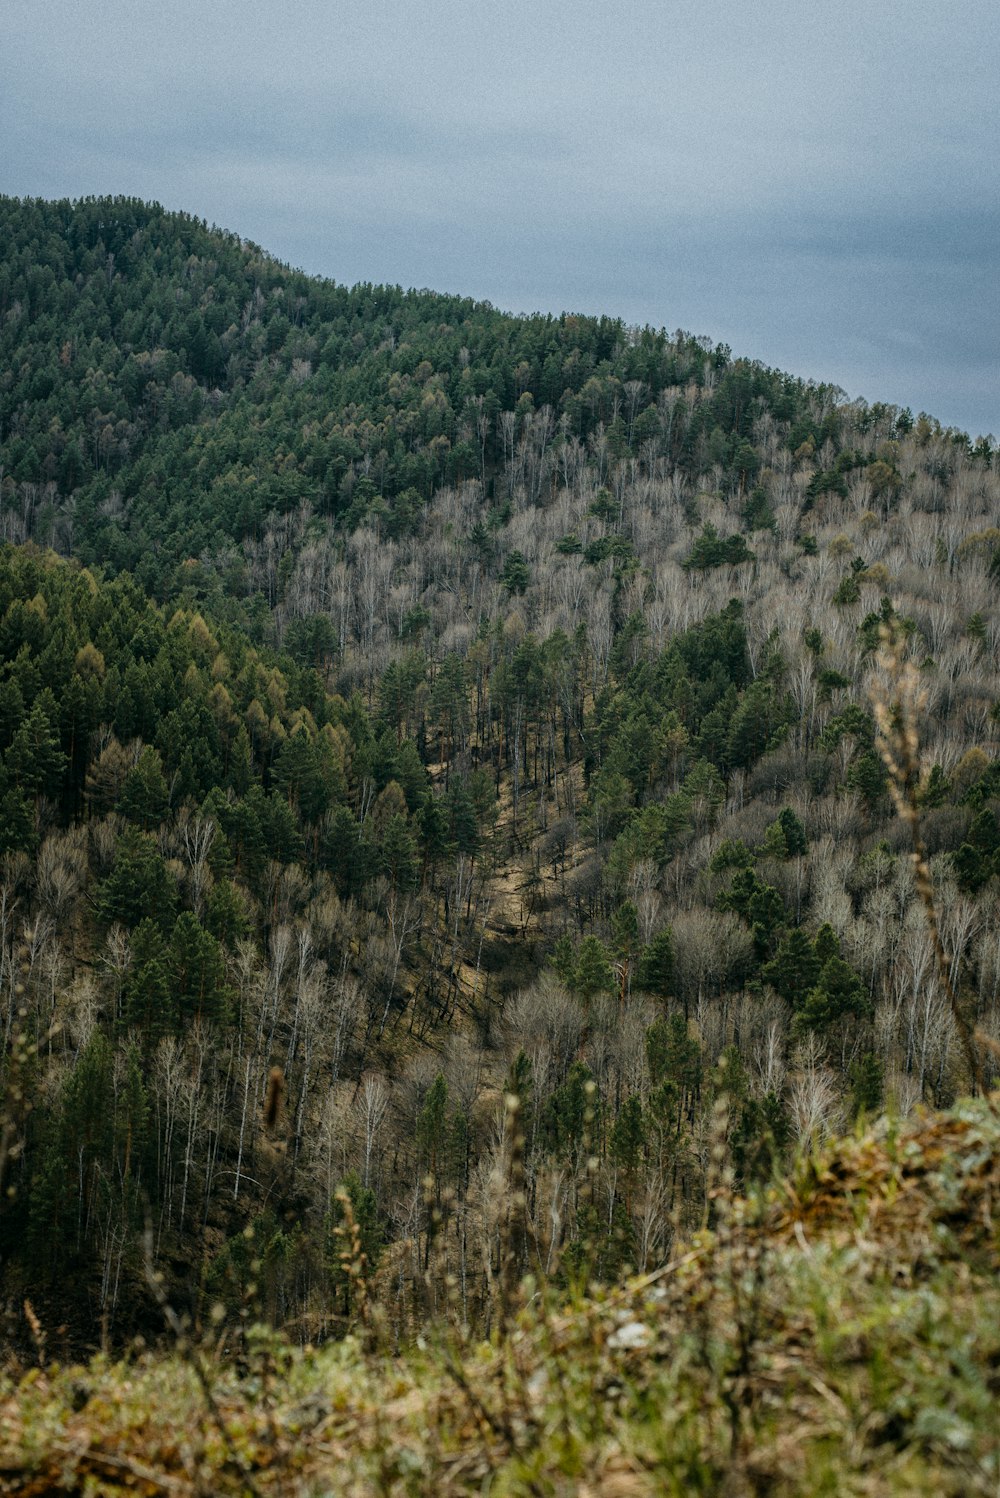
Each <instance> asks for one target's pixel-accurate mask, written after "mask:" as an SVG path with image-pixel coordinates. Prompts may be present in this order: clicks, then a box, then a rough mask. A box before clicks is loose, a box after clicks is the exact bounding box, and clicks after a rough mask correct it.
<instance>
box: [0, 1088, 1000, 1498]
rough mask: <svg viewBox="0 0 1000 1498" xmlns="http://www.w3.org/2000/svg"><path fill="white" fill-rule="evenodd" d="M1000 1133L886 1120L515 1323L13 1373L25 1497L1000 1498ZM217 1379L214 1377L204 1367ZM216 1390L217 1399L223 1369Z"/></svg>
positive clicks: (969, 1114)
mask: <svg viewBox="0 0 1000 1498" xmlns="http://www.w3.org/2000/svg"><path fill="white" fill-rule="evenodd" d="M998 1206H1000V1122H998V1120H997V1117H996V1115H995V1113H993V1112H992V1111H991V1110H990V1109H989V1107H988V1106H987V1105H986V1103H985V1102H978V1103H973V1102H970V1103H966V1104H963V1105H960V1106H959V1107H958V1108H956V1109H954V1110H952V1111H951V1112H949V1113H947V1114H943V1115H933V1116H927V1117H925V1118H922V1119H918V1120H917V1121H915V1122H914V1123H912V1124H910V1125H908V1126H906V1127H905V1128H902V1129H899V1130H893V1129H890V1128H889V1127H888V1126H887V1125H886V1123H885V1122H884V1121H882V1122H880V1123H878V1124H877V1125H875V1126H874V1127H873V1128H871V1129H870V1130H868V1131H867V1132H866V1133H864V1134H860V1135H858V1136H856V1137H854V1138H851V1139H848V1140H844V1141H841V1142H840V1143H839V1144H838V1145H836V1146H834V1147H831V1148H830V1149H828V1150H827V1151H825V1152H824V1153H823V1154H822V1155H821V1156H819V1157H816V1158H811V1159H808V1160H806V1161H805V1162H803V1164H802V1165H801V1166H800V1167H799V1168H798V1170H797V1171H796V1172H795V1173H794V1174H793V1176H791V1177H790V1178H789V1179H788V1180H786V1181H784V1182H782V1183H780V1184H777V1185H775V1186H774V1187H772V1188H771V1189H770V1191H769V1192H768V1193H767V1194H766V1196H764V1197H763V1198H761V1199H760V1200H757V1201H752V1202H749V1201H743V1200H740V1199H738V1198H734V1197H732V1196H731V1194H730V1193H729V1192H728V1191H727V1190H726V1189H725V1187H724V1186H723V1187H720V1189H719V1191H718V1192H717V1195H716V1202H715V1223H714V1226H713V1229H712V1231H711V1232H705V1233H704V1234H702V1235H700V1236H699V1237H697V1238H695V1239H693V1240H692V1241H691V1242H690V1243H689V1244H688V1245H687V1247H686V1249H685V1250H684V1251H682V1252H680V1253H679V1255H678V1258H677V1259H676V1260H675V1262H674V1263H673V1264H671V1265H668V1266H664V1268H663V1269H662V1270H660V1271H659V1272H657V1273H656V1274H653V1275H649V1276H646V1277H644V1278H643V1279H641V1280H635V1281H632V1282H631V1283H629V1284H627V1285H625V1286H623V1287H619V1288H616V1289H610V1290H601V1289H591V1290H590V1292H589V1293H587V1294H582V1293H581V1294H579V1295H578V1296H576V1297H570V1298H566V1297H563V1298H561V1299H559V1298H557V1297H556V1296H555V1294H554V1293H553V1292H551V1291H543V1290H542V1288H541V1287H538V1286H534V1285H532V1284H530V1283H528V1284H526V1285H524V1286H522V1288H521V1292H520V1306H519V1309H518V1310H517V1312H516V1314H514V1315H513V1316H512V1317H511V1318H510V1319H509V1321H508V1323H507V1329H506V1331H505V1333H504V1334H503V1335H502V1336H498V1337H497V1338H495V1339H494V1340H493V1341H492V1342H490V1343H476V1342H473V1341H471V1340H470V1339H468V1338H465V1337H463V1336H462V1335H461V1333H460V1332H459V1331H458V1330H456V1329H455V1328H453V1327H447V1326H439V1327H437V1328H431V1329H429V1330H428V1331H427V1333H426V1334H425V1336H424V1337H423V1338H421V1339H420V1341H419V1342H418V1343H417V1345H415V1346H413V1347H411V1348H409V1349H407V1350H406V1351H405V1352H403V1353H402V1354H401V1355H397V1356H393V1355H390V1354H389V1353H388V1352H387V1351H385V1350H380V1349H378V1348H373V1347H372V1346H371V1345H370V1343H371V1336H370V1335H366V1340H367V1342H368V1343H369V1345H367V1346H366V1345H364V1343H363V1342H362V1340H361V1338H360V1337H354V1338H348V1339H347V1340H345V1341H343V1342H339V1343H336V1344H330V1345H327V1346H324V1347H322V1348H318V1349H306V1350H301V1349H294V1348H292V1347H291V1346H290V1345H289V1344H288V1343H287V1342H286V1341H285V1340H284V1339H283V1338H281V1337H280V1336H279V1335H277V1334H275V1333H272V1332H268V1331H265V1330H263V1329H257V1330H255V1331H254V1332H252V1333H251V1334H249V1335H248V1336H247V1337H246V1338H245V1339H244V1341H243V1342H242V1343H241V1345H240V1347H239V1349H238V1354H237V1355H230V1356H228V1357H227V1356H224V1355H222V1354H217V1353H216V1352H215V1351H214V1350H213V1349H212V1348H210V1347H209V1346H208V1345H206V1346H199V1347H194V1346H184V1345H183V1344H178V1345H177V1346H176V1347H175V1348H174V1349H173V1350H171V1351H169V1352H149V1351H143V1352H136V1353H135V1354H133V1355H132V1356H130V1357H129V1358H128V1359H126V1360H123V1361H118V1362H113V1361H109V1360H106V1359H100V1358H98V1359H95V1360H94V1361H93V1362H91V1363H90V1364H88V1365H86V1366H77V1367H59V1366H57V1365H55V1364H51V1363H49V1362H47V1361H46V1358H45V1353H44V1341H41V1340H40V1341H39V1343H38V1360H37V1363H36V1366H33V1367H31V1368H28V1369H25V1368H23V1367H17V1366H16V1365H14V1364H12V1365H11V1367H10V1368H9V1369H8V1371H7V1373H6V1375H5V1377H4V1380H3V1384H2V1387H0V1493H5V1494H19V1495H22V1498H26V1495H28V1494H42V1493H53V1492H74V1493H87V1494H112V1493H114V1494H119V1493H144V1494H150V1495H153V1494H172V1493H175V1494H208V1493H212V1494H230V1493H231V1494H239V1493H250V1494H281V1495H319V1494H325V1493H344V1494H368V1493H376V1494H378V1493H382V1494H423V1493H427V1492H434V1493H436V1494H438V1495H441V1498H447V1495H451V1494H460V1493H484V1492H489V1493H492V1494H496V1495H504V1494H522V1493H524V1494H562V1493H581V1494H588V1493H589V1494H609V1495H615V1494H618V1495H622V1498H624V1495H628V1494H646V1493H649V1494H653V1493H657V1494H677V1495H681V1494H684V1495H690V1494H709V1493H711V1494H733V1495H739V1494H764V1493H766V1494H772V1495H775V1498H782V1495H786V1494H787V1495H790V1494H810V1495H814V1494H826V1493H828V1494H837V1495H852V1494H858V1495H881V1494H899V1495H903V1494H907V1495H924V1494H926V1495H928V1498H930V1495H934V1498H942V1495H955V1498H958V1495H965V1494H980V1493H981V1494H992V1495H996V1494H997V1493H1000V1421H998V1420H997V1417H996V1407H997V1398H998V1395H1000V1280H998V1269H1000V1226H998V1224H1000V1218H998V1216H997V1215H996V1214H997V1208H998ZM199 1370H200V1371H199ZM206 1379H207V1380H209V1381H210V1386H211V1397H210V1399H209V1398H207V1397H206V1390H205V1380H206Z"/></svg>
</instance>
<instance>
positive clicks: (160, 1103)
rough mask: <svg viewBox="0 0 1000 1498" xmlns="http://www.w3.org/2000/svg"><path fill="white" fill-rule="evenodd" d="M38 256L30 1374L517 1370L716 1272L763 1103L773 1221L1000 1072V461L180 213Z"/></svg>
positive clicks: (6, 325) (28, 626) (1, 1246)
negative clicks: (282, 1368)
mask: <svg viewBox="0 0 1000 1498" xmlns="http://www.w3.org/2000/svg"><path fill="white" fill-rule="evenodd" d="M0 254H2V260H0V534H2V537H3V540H4V543H5V544H4V547H3V550H2V554H0V754H2V760H0V852H2V863H0V940H2V949H0V1023H2V1026H3V1037H4V1073H3V1076H4V1098H5V1105H4V1124H3V1133H2V1137H0V1172H2V1176H3V1186H4V1189H5V1192H6V1195H5V1197H4V1200H3V1205H2V1208H0V1285H2V1291H3V1300H4V1303H5V1304H6V1306H7V1308H8V1312H9V1314H10V1316H11V1318H12V1319H11V1331H12V1334H14V1335H21V1331H20V1330H18V1327H20V1328H21V1329H22V1330H23V1322H20V1321H19V1318H20V1315H21V1306H22V1303H23V1301H24V1299H25V1297H26V1296H27V1297H28V1298H30V1301H31V1303H32V1305H33V1306H34V1308H35V1313H37V1315H39V1316H41V1317H42V1318H43V1321H44V1323H45V1324H46V1325H51V1326H53V1327H55V1326H61V1327H62V1328H63V1332H62V1336H63V1337H64V1339H65V1341H66V1343H67V1344H68V1345H70V1346H75V1345H86V1344H88V1343H93V1342H95V1341H97V1340H99V1338H100V1336H101V1335H103V1336H104V1337H105V1339H107V1340H109V1341H110V1342H112V1343H115V1342H118V1341H120V1340H122V1339H124V1338H126V1337H127V1336H129V1335H130V1334H131V1333H133V1332H136V1331H139V1330H141V1331H143V1332H144V1333H146V1334H150V1333H152V1334H154V1335H155V1334H156V1332H157V1331H158V1329H159V1327H160V1325H161V1312H160V1307H159V1306H158V1305H157V1303H156V1296H155V1294H154V1292H153V1288H152V1285H151V1283H150V1270H151V1269H153V1268H155V1269H156V1270H158V1271H160V1272H161V1273H162V1274H163V1275H164V1276H165V1282H166V1284H167V1285H168V1288H169V1292H170V1295H171V1297H172V1299H173V1301H174V1302H175V1303H176V1304H177V1305H178V1307H179V1308H180V1309H186V1310H189V1311H191V1312H192V1313H193V1314H195V1315H200V1314H202V1313H203V1312H204V1310H205V1308H206V1307H207V1306H209V1305H216V1306H218V1307H220V1308H221V1314H222V1315H223V1316H224V1318H227V1321H231V1322H233V1323H235V1322H237V1321H238V1320H239V1318H240V1317H241V1316H244V1315H247V1314H249V1311H250V1310H252V1311H253V1312H254V1313H255V1314H262V1315H264V1316H265V1317H267V1318H270V1319H272V1320H273V1321H274V1322H276V1323H279V1324H282V1325H285V1326H288V1327H289V1328H290V1329H291V1330H292V1333H293V1335H295V1336H296V1337H298V1338H300V1339H301V1340H307V1339H314V1338H316V1337H319V1336H323V1335H327V1334H330V1333H332V1332H334V1331H335V1330H337V1329H340V1328H342V1327H343V1325H344V1324H345V1320H347V1321H349V1320H350V1319H351V1318H352V1317H354V1316H355V1315H357V1313H358V1299H359V1286H360V1284H361V1282H362V1280H363V1281H365V1282H366V1289H365V1291H364V1295H363V1297H362V1298H365V1297H373V1298H374V1300H375V1301H376V1302H377V1303H378V1304H379V1305H380V1307H381V1308H382V1312H383V1313H384V1315H385V1317H386V1321H387V1325H389V1326H390V1327H391V1328H392V1334H393V1335H394V1336H395V1337H396V1338H398V1339H400V1340H403V1339H406V1338H407V1337H408V1336H409V1335H410V1334H411V1333H412V1332H413V1330H414V1328H415V1326H417V1325H418V1324H419V1323H420V1322H421V1320H422V1319H423V1318H425V1317H427V1316H428V1315H433V1314H434V1313H437V1312H443V1311H445V1310H447V1309H449V1308H450V1309H451V1310H453V1311H455V1314H456V1315H458V1316H459V1317H460V1319H461V1320H462V1321H463V1322H465V1323H466V1324H469V1325H474V1326H478V1327H481V1328H485V1327H488V1326H489V1325H490V1324H491V1320H492V1319H493V1318H494V1317H495V1316H496V1313H497V1312H496V1307H497V1304H498V1300H499V1299H500V1298H502V1296H501V1292H502V1288H503V1285H504V1284H509V1282H510V1281H511V1279H512V1278H516V1277H518V1276H519V1275H520V1274H521V1273H523V1272H528V1271H530V1272H535V1273H537V1272H544V1273H545V1274H547V1275H548V1276H550V1277H551V1278H552V1279H553V1280H555V1281H557V1282H569V1281H572V1280H573V1279H574V1278H576V1277H579V1276H590V1277H594V1276H596V1277H598V1278H601V1279H604V1280H611V1279H614V1278H616V1277H617V1276H618V1275H619V1274H620V1273H621V1271H622V1270H623V1269H624V1268H625V1267H626V1266H628V1265H631V1266H633V1267H635V1268H637V1269H647V1268H650V1267H651V1266H653V1265H655V1264H657V1263H659V1262H661V1261H662V1260H663V1259H664V1258H665V1257H666V1256H667V1255H668V1254H669V1251H670V1249H671V1246H672V1245H674V1244H676V1243H679V1242H680V1241H682V1240H683V1239H684V1237H685V1235H686V1234H687V1233H689V1232H690V1231H691V1230H693V1229H694V1228H695V1227H697V1226H698V1225H699V1224H700V1223H701V1222H702V1221H703V1219H704V1215H705V1212H706V1200H707V1193H708V1190H709V1181H710V1175H711V1171H712V1168H713V1166H712V1159H713V1150H714V1149H717V1147H718V1139H717V1138H716V1137H715V1135H714V1134H713V1126H712V1124H711V1120H712V1117H713V1108H714V1105H715V1104H716V1102H717V1101H718V1100H719V1099H720V1098H722V1097H723V1096H724V1097H725V1099H726V1104H725V1110H724V1117H725V1120H726V1123H725V1141H724V1151H725V1153H726V1156H727V1159H728V1161H729V1163H730V1165H731V1167H732V1170H733V1173H734V1177H735V1179H736V1181H737V1182H738V1183H739V1184H741V1185H749V1184H751V1183H752V1182H753V1181H754V1180H756V1179H760V1178H761V1177H763V1176H767V1175H768V1174H769V1173H770V1171H771V1170H772V1168H773V1167H774V1165H775V1164H776V1163H777V1162H780V1161H782V1160H784V1159H787V1158H788V1156H789V1154H790V1152H791V1151H792V1149H793V1148H794V1146H795V1145H796V1143H798V1142H799V1141H808V1140H810V1139H812V1138H814V1137H822V1136H823V1135H824V1134H826V1133H828V1132H830V1131H833V1130H837V1129H839V1128H842V1127H849V1126H850V1125H851V1124H852V1122H853V1120H854V1119H855V1118H857V1117H858V1116H859V1115H860V1114H863V1113H866V1112H871V1111H873V1110H877V1109H880V1108H882V1107H883V1106H885V1105H888V1106H889V1107H891V1108H893V1109H895V1110H897V1111H899V1112H900V1113H906V1112H908V1111H909V1110H910V1109H912V1108H913V1107H914V1105H915V1104H917V1103H918V1102H920V1101H924V1102H928V1103H931V1104H934V1105H945V1104H948V1103H950V1102H951V1101H952V1100H953V1099H954V1098H955V1097H956V1095H958V1094H960V1093H963V1092H966V1091H969V1090H970V1089H971V1088H972V1087H973V1086H974V1085H979V1086H981V1085H983V1084H984V1083H985V1084H987V1085H988V1084H989V1083H990V1081H991V1080H992V1078H993V1076H994V1075H995V1072H996V1068H997V1060H996V1053H995V1052H994V1051H993V1050H991V1049H990V1046H989V1044H988V1043H984V1042H983V1041H980V1042H977V1045H978V1049H977V1051H976V1054H975V1057H974V1070H973V1069H971V1068H970V1061H969V1055H968V1052H967V1049H966V1048H965V1047H964V1046H963V1044H962V1043H961V1035H960V1034H959V1032H958V1028H957V1025H956V1011H957V1018H958V1019H959V1020H960V1021H962V1022H963V1023H964V1024H965V1025H966V1026H968V1027H969V1028H970V1029H971V1028H978V1030H979V1032H980V1035H981V1036H982V1037H985V1041H986V1042H988V1041H989V1038H990V1037H993V1038H994V1039H996V1038H997V1037H1000V924H998V920H997V914H998V910H997V902H998V871H1000V826H998V823H997V816H996V811H997V807H998V803H1000V764H998V762H997V759H996V749H997V745H996V734H997V723H998V708H997V704H998V700H1000V680H998V648H1000V626H998V621H997V615H996V609H995V606H994V605H995V598H996V590H997V585H998V578H1000V472H998V462H1000V460H998V458H997V454H996V449H995V445H994V444H993V442H992V440H990V439H980V440H979V441H977V442H975V443H974V444H973V443H972V442H971V441H970V440H969V438H968V436H967V435H966V434H964V433H959V432H955V431H950V430H942V429H941V428H940V426H939V425H938V424H937V423H936V422H934V421H933V419H931V418H929V417H927V416H924V415H920V416H919V417H917V418H914V417H913V415H912V414H911V413H910V412H909V411H900V410H898V409H897V408H895V407H889V406H877V405H876V406H868V405H866V404H864V403H860V402H851V401H849V400H848V399H847V397H846V396H845V395H844V393H843V392H842V391H840V390H838V389H836V388H835V387H832V386H828V385H821V384H812V383H804V382H802V381H800V380H797V379H793V378H791V377H789V376H786V375H783V374H781V373H780V372H777V371H774V370H770V369H766V368H764V367H762V366H761V365H759V364H756V363H753V362H750V361H748V360H745V359H734V358H733V357H732V355H731V353H730V351H729V350H728V349H727V348H725V347H721V346H713V345H711V344H710V343H709V342H708V341H706V340H704V339H700V338H696V337H692V336H689V335H686V334H682V333H678V334H675V335H673V336H668V335H666V334H665V333H663V332H656V331H654V330H651V329H634V328H628V327H625V326H623V325H622V324H621V323H619V322H615V321H612V320H610V319H600V320H596V319H591V318H584V317H573V316H569V315H565V316H562V317H559V318H553V317H541V316H539V317H526V318H514V317H510V316H507V315H505V314H502V313H500V312H497V311H496V310H495V309H493V308H492V307H490V306H488V305H486V304H482V303H474V302H471V301H465V300H462V299H460V298H458V297H447V296H440V295H437V294H432V293H430V292H403V291H402V290H400V289H399V288H394V287H375V286H360V287H356V288H354V289H353V290H347V289H345V288H343V287H340V286H337V285H336V284H334V283H332V282H327V281H320V280H315V279H311V278H309V277H306V276H304V275H302V274H300V273H297V272H293V271H290V270H289V269H287V268H286V267H284V266H282V265H280V264H278V263H277V262H275V261H274V260H273V259H271V258H269V257H268V256H267V255H266V254H265V253H264V252H263V251H261V250H260V249H258V248H257V247H255V246H253V245H249V244H247V243H245V242H243V241H241V240H239V239H238V238H236V237H234V236H232V235H228V234H224V233H221V232H219V231H217V230H214V229H209V228H208V227H207V226H206V225H205V224H203V223H200V222H199V221H197V220H195V219H191V218H188V217H185V216H183V215H177V214H167V213H165V212H163V211H162V210H161V209H160V208H158V207H155V206H149V205H144V204H142V203H139V202H136V201H133V200H129V199H114V200H110V199H106V200H88V201H86V202H82V203H77V204H70V203H66V202H64V203H43V202H20V201H17V200H12V199H0ZM886 629H888V631H889V632H891V633H892V635H893V637H894V638H895V640H896V641H897V645H898V652H899V659H900V662H901V663H902V662H909V663H911V664H912V666H913V667H914V668H915V670H916V671H917V672H918V676H919V685H920V689H921V691H922V694H923V699H924V700H923V705H922V709H921V724H920V735H921V752H922V756H923V761H924V771H925V773H924V775H923V778H922V779H921V781H920V782H919V784H917V785H916V786H915V787H914V788H913V791H914V798H915V801H916V803H917V804H918V806H919V815H920V822H921V826H922V830H923V837H924V839H925V841H926V845H927V848H928V852H929V855H930V861H931V871H932V876H933V886H934V900H935V904H936V909H937V917H938V921H939V925H940V933H941V939H942V942H943V947H944V953H945V959H946V965H947V966H948V968H949V974H948V977H949V981H950V984H951V986H952V989H953V992H954V995H955V998H956V1003H953V1002H952V1000H951V999H950V998H949V995H948V993H947V990H946V987H945V984H944V982H943V976H942V973H941V970H940V963H939V962H938V960H937V956H936V954H935V950H934V941H933V934H932V931H931V929H930V927H929V925H928V921H927V917H926V912H925V908H924V904H923V902H922V900H921V897H920V891H919V890H918V888H917V886H916V884H915V880H914V872H913V865H912V861H911V859H910V857H909V849H910V830H909V828H908V827H907V826H906V825H905V824H904V823H903V822H901V821H900V820H899V819H898V818H897V816H896V814H895V812H894V810H893V805H892V799H891V797H890V794H889V785H888V779H887V772H886V768H885V765H884V763H883V759H882V757H881V755H880V752H879V747H878V744H877V728H876V720H875V716H874V712H873V706H872V692H873V688H874V689H875V691H876V693H878V692H881V693H882V694H883V695H884V694H886V693H888V694H889V696H890V698H891V694H892V688H893V683H892V681H891V680H889V679H888V678H887V671H886V666H885V663H884V660H883V659H882V658H881V657H880V655H879V650H880V644H881V642H882V639H883V635H884V632H885V630H886ZM974 1071H975V1072H978V1076H977V1075H975V1074H974ZM513 1098H516V1099H517V1102H516V1104H515V1103H514V1102H512V1101H511V1099H513ZM714 1116H715V1117H716V1118H717V1119H718V1117H719V1116H722V1115H720V1110H719V1109H715V1113H714ZM522 1182H523V1198H524V1200H523V1205H522V1203H521V1196H520V1185H521V1183H522ZM341 1188H342V1189H341ZM338 1192H339V1193H340V1194H339V1195H338ZM348 1204H349V1205H348ZM352 1221H353V1224H354V1226H353V1228H352V1227H351V1222H352ZM354 1232H356V1234H357V1237H358V1246H359V1247H360V1248H361V1249H363V1253H364V1263H363V1268H362V1270H361V1271H357V1272H355V1270H354V1269H348V1270H345V1260H344V1252H343V1245H344V1241H345V1234H347V1235H348V1236H350V1234H351V1233H354ZM353 1262H354V1261H353V1260H352V1263H353ZM359 1276H360V1277H359ZM366 1303H367V1300H366ZM100 1328H103V1332H101V1331H100V1330H99V1329H100Z"/></svg>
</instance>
